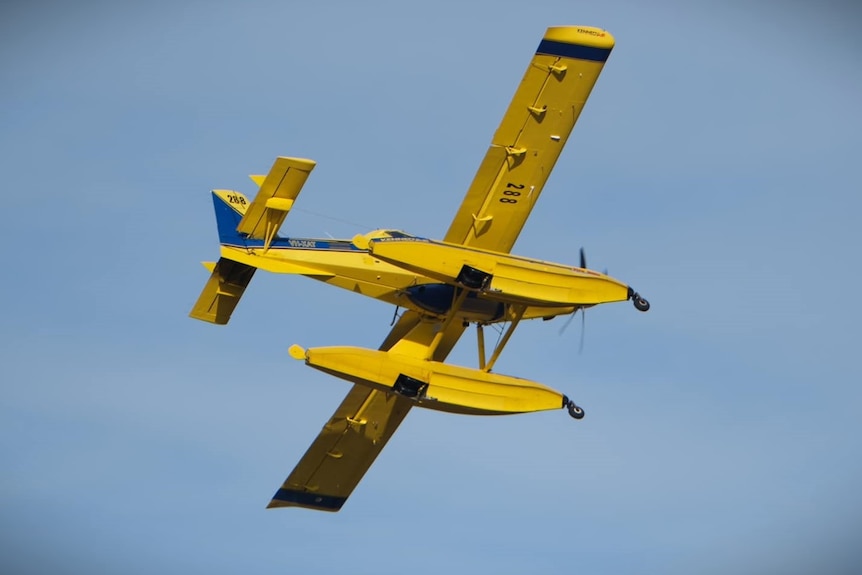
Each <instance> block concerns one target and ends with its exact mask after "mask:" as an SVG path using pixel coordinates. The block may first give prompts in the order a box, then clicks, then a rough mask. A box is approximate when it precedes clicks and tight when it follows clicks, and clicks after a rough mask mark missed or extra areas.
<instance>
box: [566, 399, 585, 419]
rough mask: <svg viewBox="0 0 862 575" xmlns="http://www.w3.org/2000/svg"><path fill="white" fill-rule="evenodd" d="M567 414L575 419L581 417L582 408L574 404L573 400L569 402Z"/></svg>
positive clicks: (582, 416) (582, 413) (582, 414)
mask: <svg viewBox="0 0 862 575" xmlns="http://www.w3.org/2000/svg"><path fill="white" fill-rule="evenodd" d="M569 415H571V416H572V417H574V418H575V419H583V418H584V410H583V409H581V408H580V407H578V406H577V405H575V402H574V401H570V402H569Z"/></svg>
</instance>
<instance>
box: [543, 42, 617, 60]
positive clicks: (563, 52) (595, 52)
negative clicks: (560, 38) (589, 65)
mask: <svg viewBox="0 0 862 575" xmlns="http://www.w3.org/2000/svg"><path fill="white" fill-rule="evenodd" d="M610 53H611V49H610V48H596V47H595V46H582V45H580V44H567V43H566V42H557V41H555V40H547V39H543V40H542V42H541V43H540V44H539V47H538V48H537V49H536V54H550V55H551V56H561V57H563V58H574V59H575V60H591V61H593V62H604V61H606V60H607V59H608V56H609V55H610Z"/></svg>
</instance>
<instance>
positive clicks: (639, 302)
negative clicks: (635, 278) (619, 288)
mask: <svg viewBox="0 0 862 575" xmlns="http://www.w3.org/2000/svg"><path fill="white" fill-rule="evenodd" d="M629 299H630V300H632V303H633V304H634V306H635V309H636V310H638V311H647V310H648V309H649V302H648V301H647V300H645V299H644V298H642V297H641V294H639V293H638V292H636V291H635V290H633V289H632V288H629Z"/></svg>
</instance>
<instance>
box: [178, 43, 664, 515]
mask: <svg viewBox="0 0 862 575" xmlns="http://www.w3.org/2000/svg"><path fill="white" fill-rule="evenodd" d="M613 46H614V39H613V37H612V36H611V35H610V34H609V33H608V32H606V31H604V30H601V29H599V28H592V27H586V26H565V27H553V28H548V30H547V31H546V32H545V35H544V37H543V38H542V41H541V42H540V44H539V47H538V49H537V50H536V53H535V55H534V56H533V59H532V61H531V62H530V65H529V66H528V67H527V71H526V74H525V75H524V78H523V79H522V80H521V84H520V85H519V87H518V89H517V91H516V92H515V96H514V98H513V100H512V103H511V104H510V106H509V108H508V110H507V112H506V114H505V116H504V117H503V120H502V122H501V124H500V127H499V128H498V129H497V132H496V134H495V135H494V138H493V140H492V142H491V147H490V148H489V149H488V152H487V154H486V155H485V159H484V160H483V161H482V164H481V165H480V167H479V171H478V173H477V174H476V176H475V178H474V180H473V183H472V184H471V185H470V188H469V189H468V190H467V195H466V197H465V198H464V200H463V202H462V204H461V207H460V208H459V210H458V212H457V214H456V215H455V219H454V220H453V222H452V224H451V226H450V227H449V231H448V232H447V233H446V235H445V236H444V238H443V240H442V241H435V240H431V239H428V238H420V237H416V236H412V235H410V234H407V233H404V232H401V231H397V230H375V231H372V232H370V233H368V234H365V235H360V236H356V237H354V238H352V239H349V240H348V239H344V240H333V239H306V238H290V237H281V236H279V235H278V233H277V232H278V230H279V228H280V227H281V225H282V223H283V222H284V219H285V217H286V216H287V214H288V213H289V212H290V211H291V209H292V208H293V205H294V202H295V201H296V198H297V197H298V195H299V192H300V190H301V189H302V187H303V185H304V184H305V181H306V179H307V178H308V176H309V174H310V173H311V171H312V170H313V169H314V166H315V162H313V161H312V160H307V159H301V158H286V157H279V158H277V159H276V161H275V163H274V164H273V166H272V168H271V169H270V171H269V174H268V175H266V176H265V177H264V176H251V177H252V179H253V180H254V181H255V182H256V183H257V184H258V186H259V190H258V193H257V195H256V196H255V198H254V200H253V201H249V200H248V199H247V198H246V197H245V196H244V195H243V194H241V193H239V192H235V191H230V190H214V191H213V203H214V205H215V212H216V222H217V225H218V233H219V241H220V244H221V257H220V259H219V261H218V262H217V263H205V264H204V265H206V266H207V269H209V270H210V272H211V275H210V278H209V281H208V282H207V284H206V286H205V287H204V289H203V291H202V293H201V295H200V297H199V298H198V300H197V302H196V303H195V305H194V308H193V309H192V311H191V314H190V315H191V317H193V318H196V319H200V320H203V321H207V322H211V323H216V324H226V323H227V322H228V320H229V319H230V316H231V313H232V312H233V310H234V308H235V307H236V305H237V303H238V302H239V300H240V298H241V297H242V295H243V293H244V292H245V289H246V287H247V286H248V284H249V282H250V281H251V278H252V276H253V275H254V272H255V270H257V269H262V270H266V271H269V272H274V273H287V274H299V275H304V276H307V277H310V278H313V279H317V280H320V281H324V282H326V283H329V284H332V285H335V286H338V287H341V288H344V289H349V290H351V291H354V292H357V293H360V294H363V295H366V296H369V297H373V298H377V299H379V300H382V301H385V302H388V303H391V304H393V305H395V306H399V307H403V308H405V311H404V312H403V313H402V314H401V315H400V316H399V317H398V320H397V322H394V324H393V327H392V330H391V331H390V333H389V335H388V336H387V337H386V339H385V340H384V341H383V343H382V344H381V345H380V347H379V348H378V349H376V350H373V349H364V348H360V347H346V346H343V347H318V348H311V349H303V348H301V347H300V346H298V345H293V346H291V347H290V349H289V353H290V355H291V356H292V357H294V358H295V359H298V360H302V361H304V362H305V363H306V364H307V365H309V366H311V367H313V368H315V369H318V370H321V371H323V372H326V373H329V374H332V375H334V376H336V377H339V378H342V379H345V380H347V381H350V382H352V383H353V384H354V385H353V387H352V388H351V390H350V391H349V392H348V394H347V397H345V398H344V400H343V401H342V403H341V405H340V406H338V408H337V409H336V410H335V413H334V414H333V415H332V417H331V418H330V419H329V421H328V422H327V423H326V425H324V427H323V429H322V430H321V432H320V434H319V435H318V436H317V438H316V439H315V441H314V442H313V443H312V445H311V446H310V447H309V448H308V451H307V452H306V453H305V455H304V456H303V457H302V459H301V460H300V461H299V463H298V464H297V466H296V468H295V469H294V470H293V472H292V473H291V474H290V475H289V476H288V478H287V479H286V480H285V482H284V484H283V485H282V487H281V488H280V489H279V490H278V491H277V492H276V494H275V495H274V496H273V498H272V500H271V501H270V503H269V506H268V507H307V508H311V509H319V510H325V511H338V510H339V509H341V507H342V505H344V502H345V501H346V500H347V498H348V496H349V495H350V494H351V493H352V491H353V490H354V488H355V487H356V485H357V484H358V483H359V481H360V479H361V478H362V476H363V475H364V474H365V472H366V471H367V470H368V468H369V467H370V466H371V464H372V463H373V462H374V459H375V458H376V457H377V455H378V454H379V453H380V451H381V450H382V449H383V447H384V446H385V445H386V442H387V441H388V440H389V438H390V437H391V436H392V434H393V433H394V432H395V430H396V428H397V427H398V425H399V424H400V423H401V421H402V420H403V419H404V417H405V416H406V415H407V412H408V411H409V410H410V408H411V407H413V406H419V407H425V408H429V409H437V410H441V411H448V412H454V413H463V414H472V415H502V414H511V413H526V412H533V411H541V410H547V409H560V408H565V409H567V410H568V412H569V414H570V415H571V416H572V417H574V418H576V419H580V418H582V417H583V415H584V412H583V410H582V409H581V408H580V407H578V406H577V405H576V404H575V403H574V402H573V401H572V400H570V399H569V398H568V397H567V396H566V395H564V394H562V393H561V392H559V391H557V390H554V389H552V388H550V387H547V386H545V385H542V384H540V383H538V382H535V381H530V380H527V379H521V378H517V377H512V376H508V375H502V374H498V373H495V372H493V371H492V370H493V367H494V364H495V363H496V361H497V359H498V358H499V357H500V353H501V352H502V351H503V349H504V348H505V346H506V344H507V343H508V341H509V339H510V337H511V336H512V333H513V332H514V330H515V328H516V327H517V326H518V324H519V322H520V321H522V320H525V319H534V318H543V319H551V318H553V317H556V316H558V315H564V314H572V313H574V312H576V311H577V310H579V309H584V308H586V307H590V306H593V305H598V304H602V303H609V302H617V301H627V300H631V301H632V302H633V303H634V306H635V307H636V308H637V309H639V310H641V311H647V310H648V309H649V303H648V302H647V301H646V300H645V299H643V298H642V297H641V296H640V295H639V294H638V293H637V292H635V291H634V290H633V289H632V288H630V287H629V286H628V285H627V284H625V283H623V282H620V281H618V280H616V279H614V278H612V277H610V276H608V275H606V274H602V273H599V272H596V271H594V270H590V269H587V267H586V262H585V261H584V258H583V252H582V256H581V262H580V266H578V267H574V266H566V265H562V264H556V263H551V262H545V261H541V260H535V259H530V258H524V257H518V256H514V255H510V254H509V252H510V250H511V248H512V246H513V244H514V243H515V240H516V239H517V237H518V234H519V233H520V231H521V228H522V227H523V225H524V223H525V221H526V219H527V217H528V215H529V214H530V211H531V210H532V208H533V206H534V205H535V203H536V201H537V200H538V198H539V195H540V193H541V192H542V188H543V187H544V185H545V182H546V180H547V178H548V175H549V174H550V173H551V170H552V168H553V167H554V164H555V163H556V161H557V158H558V157H559V155H560V152H561V150H562V149H563V146H564V145H565V143H566V140H567V139H568V137H569V134H570V133H571V131H572V128H573V127H574V125H575V122H576V121H577V119H578V116H579V115H580V113H581V110H582V109H583V106H584V103H585V102H586V100H587V97H588V96H589V94H590V91H591V90H592V88H593V86H594V84H595V82H596V80H597V79H598V76H599V73H600V72H601V70H602V67H603V66H604V63H605V61H606V60H607V58H608V56H609V54H610V52H611V49H612V48H613ZM397 312H398V308H396V315H397ZM495 323H507V324H508V327H507V328H506V330H505V332H504V333H503V335H502V337H501V338H500V340H499V342H498V343H497V344H496V346H495V347H494V349H493V350H492V351H491V354H490V357H488V356H487V355H486V349H485V340H484V332H483V328H484V326H486V325H489V324H495ZM471 324H474V325H475V326H476V337H477V345H478V367H476V368H472V367H464V366H456V365H451V364H446V363H444V360H445V359H446V357H447V355H448V354H449V352H450V351H451V350H452V348H453V346H454V345H455V343H456V342H457V341H458V339H459V338H460V337H461V335H462V334H463V332H464V331H465V329H466V328H467V327H468V326H469V325H471Z"/></svg>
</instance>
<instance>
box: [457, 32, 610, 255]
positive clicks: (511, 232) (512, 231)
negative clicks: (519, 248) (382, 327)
mask: <svg viewBox="0 0 862 575" xmlns="http://www.w3.org/2000/svg"><path fill="white" fill-rule="evenodd" d="M613 45H614V41H613V37H612V36H611V35H610V34H609V33H607V32H605V31H604V30H600V29H598V28H589V27H571V26H569V27H561V28H549V29H548V31H547V32H546V34H545V37H544V38H543V39H542V42H541V43H540V44H539V48H538V49H537V50H536V54H535V55H534V56H533V59H532V60H531V61H530V65H529V67H528V68H527V72H526V73H525V74H524V78H523V79H522V80H521V84H520V85H519V86H518V89H517V91H516V92H515V96H514V98H513V99H512V103H511V104H510V105H509V108H508V110H507V111H506V114H505V116H503V120H502V121H501V123H500V126H499V128H498V129H497V132H496V133H495V135H494V138H493V140H492V142H491V147H490V148H489V149H488V152H487V154H486V155H485V158H484V160H483V161H482V164H481V165H480V167H479V170H478V172H477V173H476V176H475V178H474V179H473V183H472V184H471V185H470V188H469V189H468V191H467V195H466V196H465V198H464V201H463V202H462V204H461V207H460V208H459V209H458V213H457V214H456V216H455V219H454V221H453V222H452V225H451V226H450V228H449V231H448V232H447V233H446V236H445V238H444V241H446V242H449V243H456V244H462V245H467V246H471V247H476V248H482V249H487V250H493V251H497V252H505V253H508V252H509V251H510V250H511V249H512V246H513V245H514V243H515V240H516V239H517V237H518V234H519V233H520V232H521V228H522V227H523V226H524V223H525V222H526V221H527V217H528V216H529V215H530V211H531V210H532V209H533V206H534V205H535V203H536V200H538V198H539V194H541V192H542V188H543V187H544V185H545V182H546V181H547V179H548V176H549V175H550V173H551V170H552V169H553V167H554V164H555V163H556V161H557V158H559V156H560V152H561V151H562V149H563V146H564V145H565V143H566V140H567V139H568V137H569V134H570V133H571V131H572V128H573V127H574V125H575V122H576V121H577V119H578V116H579V115H580V113H581V110H582V109H583V107H584V103H585V102H586V101H587V98H588V96H589V95H590V91H591V90H592V89H593V86H594V85H595V83H596V80H597V79H598V77H599V73H600V72H601V70H602V67H603V66H604V63H605V60H607V58H608V56H609V55H610V52H611V49H612V48H613Z"/></svg>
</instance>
